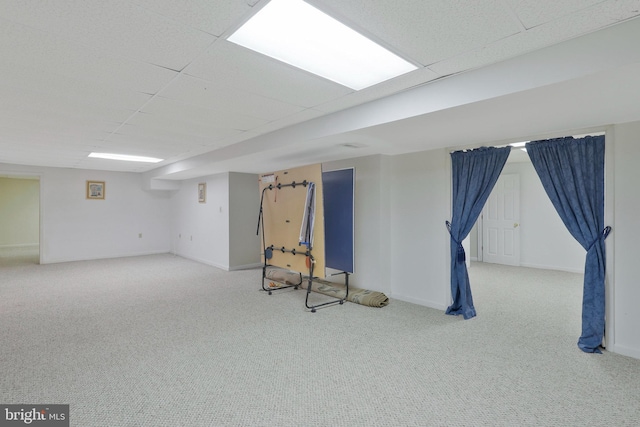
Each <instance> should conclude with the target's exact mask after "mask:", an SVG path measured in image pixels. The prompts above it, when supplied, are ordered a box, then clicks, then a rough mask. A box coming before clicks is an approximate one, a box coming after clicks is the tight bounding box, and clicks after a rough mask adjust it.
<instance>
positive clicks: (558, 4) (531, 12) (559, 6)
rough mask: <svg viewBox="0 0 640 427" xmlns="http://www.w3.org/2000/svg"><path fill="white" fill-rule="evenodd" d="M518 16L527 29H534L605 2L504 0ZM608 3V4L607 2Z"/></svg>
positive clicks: (582, 0)
mask: <svg viewBox="0 0 640 427" xmlns="http://www.w3.org/2000/svg"><path fill="white" fill-rule="evenodd" d="M504 1H505V2H506V3H507V4H508V5H509V6H510V7H511V8H512V9H513V11H514V12H515V14H516V15H517V16H518V18H519V19H520V21H521V22H522V24H523V25H524V26H525V28H532V27H535V26H537V25H540V24H544V23H545V22H549V21H553V20H555V19H558V18H561V17H564V16H566V15H568V14H570V13H575V12H578V11H580V10H583V9H586V8H588V7H589V6H593V5H595V4H598V3H603V0H562V1H554V2H542V1H540V0H504ZM605 3H606V2H605Z"/></svg>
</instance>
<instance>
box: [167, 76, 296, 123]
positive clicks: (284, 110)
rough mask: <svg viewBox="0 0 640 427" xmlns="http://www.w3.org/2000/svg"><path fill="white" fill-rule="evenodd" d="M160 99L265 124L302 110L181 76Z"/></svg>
mask: <svg viewBox="0 0 640 427" xmlns="http://www.w3.org/2000/svg"><path fill="white" fill-rule="evenodd" d="M162 97H164V98H169V99H174V100H177V101H182V102H185V103H189V104H192V105H196V106H199V107H204V108H208V109H212V110H220V111H225V110H226V111H231V112H235V113H239V114H245V115H248V116H253V117H257V118H259V119H264V120H268V121H271V120H276V119H279V118H282V117H286V116H288V115H291V114H294V113H296V112H298V111H301V110H303V109H304V108H303V107H300V106H297V105H292V104H287V103H285V102H282V101H278V100H275V99H270V98H266V97H264V96H260V95H256V94H253V93H250V92H246V91H244V90H241V89H238V88H234V87H229V86H228V85H226V84H225V82H223V81H221V82H207V81H204V80H201V79H196V78H194V77H189V76H184V75H183V76H180V77H178V78H177V79H175V80H174V81H173V82H172V83H171V85H169V86H168V87H167V88H166V89H165V90H163V91H162Z"/></svg>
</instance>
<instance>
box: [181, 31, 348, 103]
mask: <svg viewBox="0 0 640 427" xmlns="http://www.w3.org/2000/svg"><path fill="white" fill-rule="evenodd" d="M185 72H186V74H189V75H191V76H195V77H198V78H201V79H204V80H208V81H212V82H220V81H224V82H225V84H227V85H229V86H232V87H235V88H238V89H241V90H243V91H247V92H250V93H255V94H257V95H260V96H263V97H266V98H271V99H276V100H280V101H283V102H286V103H289V104H294V105H301V106H303V107H313V106H314V105H318V104H322V103H325V102H328V101H330V100H332V99H335V98H339V97H342V96H344V95H346V94H348V93H350V92H352V90H351V89H349V88H347V87H344V86H342V85H339V84H337V83H334V82H331V81H329V80H326V79H323V78H321V77H318V76H315V75H313V74H311V73H308V72H306V71H303V70H300V69H298V68H295V67H292V66H290V65H287V64H285V63H283V62H280V61H277V60H275V59H272V58H269V57H267V56H265V55H261V54H259V53H256V52H253V51H251V50H249V49H246V48H243V47H239V46H237V45H235V44H233V43H230V42H227V41H224V40H220V41H218V42H217V43H215V44H214V45H213V46H212V47H211V49H210V50H209V51H208V52H207V54H206V55H203V56H202V57H200V58H199V59H198V60H196V61H194V63H193V64H191V65H190V66H189V67H188V68H187V69H186V70H185Z"/></svg>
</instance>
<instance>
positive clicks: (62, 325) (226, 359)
mask: <svg viewBox="0 0 640 427" xmlns="http://www.w3.org/2000/svg"><path fill="white" fill-rule="evenodd" d="M476 267H477V268H476ZM516 270H522V269H510V268H504V267H499V268H494V267H492V266H477V265H474V266H473V267H472V280H473V285H472V286H473V287H474V292H475V294H474V295H475V297H476V308H477V310H478V317H477V318H475V319H472V320H468V321H464V320H462V319H461V318H457V317H451V316H446V315H444V314H443V312H441V311H439V310H433V309H429V308H425V307H421V306H417V305H413V304H409V303H405V302H402V301H396V300H394V301H392V303H391V304H389V306H388V307H385V308H384V309H381V310H376V309H372V308H370V307H365V306H361V305H358V304H344V305H337V306H330V307H328V308H326V309H321V310H318V312H317V313H315V314H311V313H309V312H308V311H307V310H306V309H304V296H305V294H304V291H303V290H293V289H290V290H283V291H279V292H278V293H274V295H271V296H269V295H267V294H266V293H265V292H263V291H261V290H260V276H261V270H260V269H257V270H249V271H236V272H224V271H221V270H218V269H215V268H213V267H209V266H206V265H202V264H198V263H196V262H192V261H189V260H186V259H182V258H179V257H174V256H171V255H154V256H147V257H135V258H124V259H112V260H98V261H89V262H76V263H64V264H53V265H35V264H31V265H25V264H21V265H16V266H11V265H4V266H2V267H0V325H1V328H0V372H1V374H0V402H2V403H30V402H33V403H68V404H70V405H71V408H70V409H71V425H72V426H79V427H92V426H109V427H121V426H170V427H175V426H393V427H396V426H453V425H457V426H573V425H575V426H582V425H615V426H637V425H640V405H639V396H640V360H635V359H631V358H627V357H622V356H619V355H615V354H612V353H609V352H606V351H605V352H604V354H602V355H590V354H585V353H582V352H581V351H580V350H579V349H578V348H577V346H576V341H577V338H578V335H579V332H580V327H579V325H580V319H579V309H580V308H579V305H580V302H579V294H580V284H579V282H580V276H579V275H571V274H567V273H560V274H558V273H553V272H552V273H551V274H549V275H548V276H547V275H545V274H539V272H537V271H532V270H526V269H524V271H525V274H524V275H522V274H521V273H520V274H518V273H517V271H516ZM421 279H423V278H421ZM556 279H559V280H558V281H556ZM564 279H567V280H566V281H565V280H564ZM499 282H503V283H502V284H499ZM312 296H313V297H314V298H319V299H320V298H322V297H324V298H327V297H325V296H323V295H317V294H312Z"/></svg>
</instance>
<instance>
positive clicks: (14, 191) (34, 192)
mask: <svg viewBox="0 0 640 427" xmlns="http://www.w3.org/2000/svg"><path fill="white" fill-rule="evenodd" d="M39 263H40V177H39V176H33V175H8V174H1V175H0V267H2V266H14V265H24V264H39Z"/></svg>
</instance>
